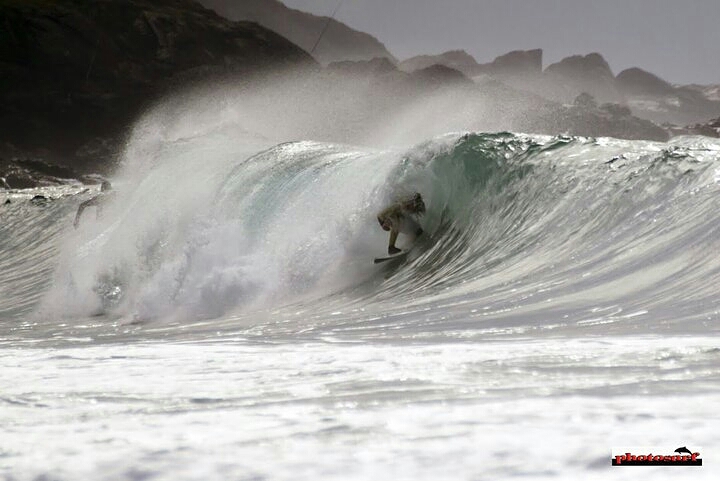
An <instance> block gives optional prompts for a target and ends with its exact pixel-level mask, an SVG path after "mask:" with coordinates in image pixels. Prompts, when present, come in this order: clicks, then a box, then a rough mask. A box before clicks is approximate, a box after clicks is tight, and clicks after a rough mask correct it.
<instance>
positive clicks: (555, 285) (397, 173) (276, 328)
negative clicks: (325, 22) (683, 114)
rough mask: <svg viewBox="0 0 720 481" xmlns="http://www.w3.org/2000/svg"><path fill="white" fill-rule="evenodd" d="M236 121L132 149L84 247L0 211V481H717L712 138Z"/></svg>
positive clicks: (72, 192) (23, 207)
mask: <svg viewBox="0 0 720 481" xmlns="http://www.w3.org/2000/svg"><path fill="white" fill-rule="evenodd" d="M180 123H181V122H180V121H178V124H180ZM164 125H165V124H164ZM227 125H228V124H223V123H218V124H208V123H202V122H199V123H196V124H193V123H189V124H183V125H181V126H180V127H178V125H175V127H174V128H173V129H169V130H168V129H166V130H162V129H158V128H157V124H154V123H153V122H152V121H147V122H146V123H145V124H142V123H141V124H140V125H138V126H137V127H136V130H135V133H134V135H133V136H131V139H130V140H129V142H128V146H127V149H126V152H125V154H124V157H123V167H122V168H121V169H120V171H119V172H118V174H117V175H116V176H115V177H114V178H113V179H112V180H113V183H114V190H115V192H116V193H115V194H114V196H113V197H111V198H109V199H108V200H107V202H106V204H105V206H104V208H103V210H102V212H101V215H96V212H95V211H94V209H88V210H87V211H86V212H85V215H84V217H83V219H82V223H81V225H80V227H79V228H78V229H77V230H76V229H73V227H72V219H73V216H74V214H75V210H76V209H77V205H78V204H79V202H80V201H81V200H85V199H87V198H89V197H90V196H92V195H94V194H95V193H96V188H93V189H90V191H88V190H87V189H85V188H84V187H83V186H79V185H78V186H72V185H71V186H64V187H54V188H45V189H40V190H38V191H11V192H0V202H4V200H5V199H6V198H9V199H10V200H11V203H10V204H7V205H2V206H1V207H0V239H1V242H0V369H1V370H2V376H0V425H1V426H2V430H3V433H2V436H1V437H0V477H2V479H6V480H81V479H82V480H90V479H92V480H108V481H110V480H123V479H128V480H168V481H169V480H173V481H177V480H196V479H198V480H199V479H203V480H206V479H237V480H265V479H268V480H271V479H272V480H275V479H277V480H297V479H328V480H366V479H398V480H418V479H426V480H460V479H462V480H482V479H492V480H497V479H515V478H522V479H528V478H529V479H548V480H550V479H597V480H605V479H638V476H641V477H642V478H644V479H677V478H678V476H680V477H681V478H687V477H690V476H693V478H694V479H715V478H716V475H717V469H716V468H714V467H713V466H714V465H715V464H716V463H717V460H718V459H719V458H720V449H718V445H720V434H718V433H720V414H718V409H717V407H718V406H720V345H719V343H718V339H719V337H718V334H719V329H718V319H719V317H720V301H719V300H718V285H719V282H718V281H720V255H719V254H720V250H719V249H718V248H719V247H720V235H719V234H720V213H719V212H720V211H719V210H718V208H717V206H718V195H719V194H720V143H719V142H717V141H716V140H712V139H708V138H702V137H687V138H680V139H676V140H673V141H671V142H669V143H653V142H642V141H621V140H614V139H605V138H599V139H593V138H575V137H563V136H558V137H550V136H538V135H529V134H520V133H509V132H501V133H483V132H474V131H464V132H458V133H447V134H438V135H433V136H428V137H427V138H424V139H420V140H418V141H417V142H413V143H411V144H401V143H398V144H397V145H391V146H388V145H387V144H385V145H382V146H380V147H373V146H369V145H368V144H367V143H365V144H348V143H337V142H325V141H318V140H313V141H310V140H294V141H291V142H287V141H283V142H276V141H273V140H272V139H270V138H268V137H265V136H257V135H255V136H253V135H250V134H247V135H239V134H238V131H237V130H229V129H228V127H227ZM233 125H237V123H236V122H235V123H234V124H233ZM179 131H182V132H183V135H178V134H177V132H179ZM171 133H172V135H171ZM414 192H420V193H422V195H423V197H424V199H425V202H426V204H427V213H426V215H425V216H424V217H423V218H422V220H421V222H422V225H423V227H424V229H425V231H426V235H425V236H424V237H423V238H421V239H418V240H417V241H416V242H415V244H414V245H413V249H412V251H411V253H410V254H409V255H408V256H407V258H406V259H405V260H403V261H400V262H392V263H386V264H381V265H374V264H373V262H372V260H373V258H374V257H376V256H381V255H383V254H384V253H385V250H386V246H387V233H386V232H383V231H382V230H381V229H380V228H379V226H378V225H377V221H376V219H375V215H376V213H377V212H378V211H379V210H381V209H382V208H383V207H384V206H386V205H387V204H388V203H389V202H392V201H393V200H395V199H397V198H398V197H401V196H403V195H407V194H411V193H414ZM38 193H42V194H43V195H45V196H46V197H48V198H49V199H50V200H49V201H48V202H47V203H45V204H43V205H37V204H33V203H32V202H30V200H29V199H30V198H31V197H32V196H34V195H36V194H38ZM399 245H400V246H406V247H409V246H410V240H409V239H407V238H404V237H403V236H401V238H400V242H399ZM644 446H654V447H655V448H656V449H659V450H664V452H665V453H672V452H673V451H674V450H675V449H676V448H678V447H680V446H687V447H689V448H690V449H696V448H697V449H698V450H699V449H701V454H702V457H703V459H704V462H705V465H704V466H703V467H695V468H688V467H686V468H678V467H672V468H669V467H646V468H620V467H612V466H611V465H610V461H611V450H612V449H614V448H621V449H628V450H631V449H633V448H635V447H644Z"/></svg>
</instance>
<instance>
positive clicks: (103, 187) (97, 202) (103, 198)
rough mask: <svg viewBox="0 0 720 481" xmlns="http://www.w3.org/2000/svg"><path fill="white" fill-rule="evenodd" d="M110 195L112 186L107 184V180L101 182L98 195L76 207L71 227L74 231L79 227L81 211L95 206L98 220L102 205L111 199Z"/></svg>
mask: <svg viewBox="0 0 720 481" xmlns="http://www.w3.org/2000/svg"><path fill="white" fill-rule="evenodd" d="M112 194H113V192H112V185H111V184H110V182H108V181H107V180H104V181H102V183H101V184H100V193H99V194H98V195H96V196H95V197H93V198H92V199H89V200H86V201H85V202H83V203H81V204H80V205H79V206H78V210H77V213H76V214H75V221H74V222H73V226H74V227H75V228H76V229H77V228H78V227H79V226H80V217H82V213H83V211H84V210H85V209H87V208H88V207H90V206H95V207H96V208H97V211H96V217H97V218H99V217H100V215H101V213H102V206H103V203H105V202H107V200H108V199H109V198H110V197H112Z"/></svg>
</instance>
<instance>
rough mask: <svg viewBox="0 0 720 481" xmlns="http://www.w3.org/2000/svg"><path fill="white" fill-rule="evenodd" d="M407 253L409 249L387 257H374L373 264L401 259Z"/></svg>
mask: <svg viewBox="0 0 720 481" xmlns="http://www.w3.org/2000/svg"><path fill="white" fill-rule="evenodd" d="M408 252H410V249H407V250H404V251H402V252H398V253H397V254H393V255H391V256H387V257H376V258H375V260H374V261H373V262H374V263H375V264H380V263H381V262H387V261H392V260H395V259H403V258H405V257H406V256H407V255H408Z"/></svg>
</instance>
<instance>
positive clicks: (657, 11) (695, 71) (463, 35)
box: [282, 0, 720, 84]
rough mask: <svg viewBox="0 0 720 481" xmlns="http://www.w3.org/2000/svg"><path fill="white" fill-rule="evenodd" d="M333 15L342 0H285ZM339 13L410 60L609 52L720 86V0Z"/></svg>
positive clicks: (614, 63) (500, 3) (580, 0)
mask: <svg viewBox="0 0 720 481" xmlns="http://www.w3.org/2000/svg"><path fill="white" fill-rule="evenodd" d="M282 1H283V2H284V3H285V4H286V5H288V6H290V7H292V8H297V9H299V10H305V11H309V12H312V13H315V14H319V15H330V14H331V13H332V11H333V9H334V8H335V7H336V6H337V4H338V1H339V0H282ZM337 19H338V20H340V21H342V22H344V23H346V24H348V25H350V26H351V27H353V28H355V29H358V30H362V31H364V32H367V33H370V34H371V35H373V36H375V37H377V38H378V39H379V40H380V41H381V42H383V43H384V44H385V46H386V47H387V48H388V50H390V52H391V53H392V54H393V55H395V56H396V57H398V58H399V59H400V60H403V59H405V58H408V57H411V56H413V55H418V54H422V53H431V54H432V53H440V52H444V51H446V50H454V49H464V50H466V51H467V52H468V53H470V54H471V55H473V56H474V57H475V58H476V59H477V60H478V62H480V63H485V62H489V61H491V60H493V59H494V58H495V57H497V56H498V55H502V54H504V53H507V52H509V51H511V50H518V49H520V50H528V49H532V48H542V49H543V50H544V52H545V55H544V59H543V60H544V63H545V66H547V65H548V64H550V63H553V62H556V61H558V60H560V59H562V58H564V57H567V56H569V55H574V54H588V53H591V52H600V53H601V54H603V56H604V57H605V59H606V60H607V61H608V62H609V63H610V67H612V69H613V72H614V73H615V74H617V73H619V72H620V71H622V70H624V69H626V68H628V67H640V68H643V69H645V70H649V71H650V72H653V73H655V74H657V75H659V76H661V77H663V78H664V79H666V80H668V81H670V82H674V83H682V84H687V83H706V84H707V83H715V84H717V83H720V0H344V1H343V4H342V6H341V7H340V10H339V11H338V15H337Z"/></svg>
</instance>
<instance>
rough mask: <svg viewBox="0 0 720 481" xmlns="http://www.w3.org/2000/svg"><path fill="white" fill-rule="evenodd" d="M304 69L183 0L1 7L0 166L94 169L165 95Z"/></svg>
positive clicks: (242, 26)
mask: <svg viewBox="0 0 720 481" xmlns="http://www.w3.org/2000/svg"><path fill="white" fill-rule="evenodd" d="M312 63H313V61H312V59H311V58H310V57H309V56H308V55H307V54H306V53H305V52H304V51H302V50H301V49H300V48H298V47H297V46H295V45H293V44H292V43H291V42H289V41H287V40H286V39H284V38H282V37H280V36H279V35H277V34H276V33H274V32H271V31H269V30H267V29H265V28H263V27H261V26H259V25H257V24H254V23H250V22H232V21H230V20H227V19H225V18H222V17H220V16H219V15H217V14H216V13H215V12H213V11H211V10H208V9H206V8H204V7H202V6H201V5H199V4H198V3H196V2H194V1H191V0H96V1H93V2H87V1H85V0H64V1H63V2H55V1H50V0H0V102H2V105H3V108H2V110H1V111H0V156H2V155H3V154H4V156H6V157H7V156H8V155H13V154H15V153H16V152H18V151H19V152H24V153H31V154H33V155H35V156H37V155H40V156H42V157H45V158H48V157H49V158H50V159H51V160H53V161H55V162H58V163H62V164H65V165H73V166H74V167H76V168H79V169H80V170H96V169H98V168H100V169H102V168H103V165H104V161H106V160H107V157H108V155H109V154H110V153H111V151H112V150H113V148H115V147H116V146H117V144H118V141H119V139H120V137H121V134H122V131H123V130H124V129H125V128H126V127H127V126H128V125H129V124H130V123H131V122H132V120H133V119H134V118H135V117H136V116H137V115H138V113H139V112H140V111H141V109H142V108H143V106H144V105H146V104H147V103H148V102H150V101H152V99H154V98H155V97H156V96H157V95H160V94H161V93H163V92H165V91H167V90H168V89H169V88H172V87H174V86H177V85H181V84H183V83H185V82H187V81H188V80H190V79H194V78H198V77H201V78H202V77H207V76H209V75H245V74H249V73H251V72H257V71H258V70H260V69H264V68H269V67H271V66H282V65H298V64H306V65H309V64H312Z"/></svg>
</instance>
